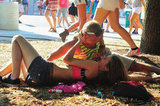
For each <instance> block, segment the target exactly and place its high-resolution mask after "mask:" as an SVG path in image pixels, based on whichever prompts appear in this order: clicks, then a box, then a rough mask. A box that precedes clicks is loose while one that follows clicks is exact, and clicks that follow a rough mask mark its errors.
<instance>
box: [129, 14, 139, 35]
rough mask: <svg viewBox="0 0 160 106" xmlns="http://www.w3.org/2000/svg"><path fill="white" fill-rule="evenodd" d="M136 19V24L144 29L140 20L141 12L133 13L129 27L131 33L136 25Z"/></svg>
mask: <svg viewBox="0 0 160 106" xmlns="http://www.w3.org/2000/svg"><path fill="white" fill-rule="evenodd" d="M134 21H136V24H137V26H138V27H140V28H141V29H142V24H141V23H140V22H139V14H137V13H133V15H132V17H131V21H130V23H131V24H130V28H129V33H130V34H131V32H132V28H133V26H134Z"/></svg>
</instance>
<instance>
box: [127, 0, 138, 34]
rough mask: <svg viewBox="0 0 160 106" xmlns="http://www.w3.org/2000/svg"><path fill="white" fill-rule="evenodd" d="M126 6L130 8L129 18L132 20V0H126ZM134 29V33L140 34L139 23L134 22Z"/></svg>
mask: <svg viewBox="0 0 160 106" xmlns="http://www.w3.org/2000/svg"><path fill="white" fill-rule="evenodd" d="M126 8H128V9H129V10H130V14H129V17H128V20H129V21H131V16H132V8H133V4H132V0H127V1H126ZM134 28H135V29H134V31H133V32H132V34H138V26H137V24H136V23H135V22H134Z"/></svg>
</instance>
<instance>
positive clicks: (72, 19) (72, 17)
mask: <svg viewBox="0 0 160 106" xmlns="http://www.w3.org/2000/svg"><path fill="white" fill-rule="evenodd" d="M69 17H70V19H71V21H72V23H75V19H74V16H73V15H69Z"/></svg>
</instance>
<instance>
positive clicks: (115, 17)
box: [108, 8, 137, 48]
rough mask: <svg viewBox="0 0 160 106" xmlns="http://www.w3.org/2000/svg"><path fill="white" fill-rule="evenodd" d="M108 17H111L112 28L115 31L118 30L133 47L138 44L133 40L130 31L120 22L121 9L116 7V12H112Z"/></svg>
mask: <svg viewBox="0 0 160 106" xmlns="http://www.w3.org/2000/svg"><path fill="white" fill-rule="evenodd" d="M108 19H109V22H110V25H111V28H112V29H113V30H114V31H115V32H117V33H118V34H119V35H120V36H121V37H122V38H123V39H124V40H125V41H126V42H127V43H128V44H129V45H130V47H131V48H136V47H137V46H136V44H135V43H134V41H133V40H132V38H131V36H130V35H129V33H128V32H127V31H126V30H125V29H124V28H123V27H121V26H120V24H119V9H118V8H116V9H115V11H114V12H111V13H110V14H109V17H108Z"/></svg>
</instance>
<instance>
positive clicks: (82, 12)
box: [59, 0, 87, 42]
mask: <svg viewBox="0 0 160 106" xmlns="http://www.w3.org/2000/svg"><path fill="white" fill-rule="evenodd" d="M74 3H75V4H76V6H77V9H78V22H76V23H74V24H72V25H71V26H70V27H69V28H67V29H65V30H64V31H63V32H62V33H60V34H59V36H60V37H61V39H62V41H63V42H65V40H66V37H67V36H68V35H69V32H71V31H72V30H74V29H76V28H77V27H78V26H79V29H78V31H81V29H82V27H83V25H84V24H85V22H86V3H87V0H74Z"/></svg>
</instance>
